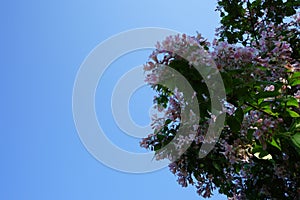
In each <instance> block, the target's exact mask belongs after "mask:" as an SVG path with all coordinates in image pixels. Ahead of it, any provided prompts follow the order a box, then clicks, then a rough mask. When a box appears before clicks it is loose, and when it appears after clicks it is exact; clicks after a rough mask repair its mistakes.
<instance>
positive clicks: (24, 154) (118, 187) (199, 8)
mask: <svg viewBox="0 0 300 200" xmlns="http://www.w3.org/2000/svg"><path fill="white" fill-rule="evenodd" d="M215 3H216V2H215V1H211V0H205V1H202V0H186V1H170V0H164V1H160V0H152V1H138V0H127V1H121V0H110V1H102V0H98V1H97V0H86V1H83V0H77V1H70V0H65V1H58V0H52V1H37V0H28V1H13V0H12V1H5V2H1V7H0V15H1V17H0V24H1V32H0V35H1V37H0V41H1V42H0V45H1V47H0V66H1V73H0V76H1V78H0V87H1V89H0V91H1V100H0V101H1V104H0V109H1V111H0V128H1V139H0V155H1V162H0V164H1V165H0V177H1V179H0V199H7V200H23V199H24V200H40V199H42V200H48V199H49V200H53V199H55V200H66V199H70V200H71V199H72V200H81V199H82V200H83V199H88V200H96V199H97V200H102V199H103V200H106V199H109V200H110V199H112V200H115V199H125V200H127V199H128V200H135V199H143V200H150V199H151V200H152V199H174V200H177V199H189V200H195V199H201V198H200V197H199V196H198V195H197V194H196V192H195V191H194V188H193V187H190V188H181V187H180V186H179V185H178V184H177V182H176V177H175V176H173V175H172V174H171V173H170V172H169V170H168V169H167V168H165V169H162V170H159V171H156V172H152V173H148V174H129V173H122V172H119V171H116V170H113V169H110V168H108V167H106V166H104V165H103V164H101V163H100V162H99V161H97V160H96V159H94V158H93V156H91V155H90V154H89V153H88V152H87V150H86V149H85V147H84V146H83V145H82V143H81V141H80V139H79V137H78V134H77V131H76V128H75V125H74V121H73V116H72V92H73V84H74V81H75V78H76V74H77V71H78V70H79V67H80V65H81V63H82V62H83V60H84V58H85V57H86V56H87V55H88V54H89V52H90V51H91V50H92V49H93V48H94V47H95V46H96V45H98V44H99V43H100V42H102V41H104V40H105V39H107V38H108V37H110V36H112V35H115V34H118V33H119V32H122V31H126V30H129V29H133V28H143V27H162V28H170V29H174V30H177V31H180V32H184V33H187V34H195V33H196V31H199V32H200V33H202V34H203V35H204V36H205V37H207V38H209V39H210V40H212V38H213V36H214V29H215V28H216V27H217V26H218V21H219V18H218V13H216V12H215V11H214V9H215V6H216V5H215ZM149 52H150V51H140V52H133V53H131V54H128V55H125V56H123V57H122V58H120V59H118V60H117V61H116V62H114V63H113V64H112V65H111V68H110V69H109V70H108V71H107V72H106V74H105V77H104V80H103V82H102V83H103V84H104V86H103V85H102V86H101V85H99V87H98V89H97V93H96V108H97V116H98V118H99V119H100V121H101V122H100V123H102V125H103V129H105V132H106V133H109V135H108V137H109V138H110V139H111V140H113V142H114V143H115V144H117V145H119V146H120V147H122V148H125V149H128V150H131V151H136V152H140V151H142V150H141V149H139V147H138V141H139V140H136V139H132V138H130V137H129V136H127V135H124V134H123V133H122V132H121V131H120V130H119V129H118V128H117V126H116V125H115V124H114V122H113V119H112V116H111V114H110V113H109V112H111V111H109V109H108V108H109V107H108V106H106V105H109V98H108V97H109V95H111V89H112V88H113V85H114V84H115V82H116V80H117V79H118V77H120V76H122V73H125V72H126V70H130V69H131V68H133V67H136V66H138V65H141V64H143V63H145V62H146V61H147V56H148V54H149ZM151 95H152V93H151V91H150V90H149V88H142V89H140V90H138V91H137V92H136V93H135V94H134V95H133V97H132V98H131V101H130V112H131V115H132V118H133V119H134V120H135V121H136V122H137V123H138V124H141V125H144V124H147V123H148V122H149V119H148V109H149V107H150V106H151V101H152V96H151ZM212 199H224V197H223V196H221V195H215V197H214V198H212Z"/></svg>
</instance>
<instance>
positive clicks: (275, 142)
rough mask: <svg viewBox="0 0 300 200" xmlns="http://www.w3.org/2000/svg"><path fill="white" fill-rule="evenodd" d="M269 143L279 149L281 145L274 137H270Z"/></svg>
mask: <svg viewBox="0 0 300 200" xmlns="http://www.w3.org/2000/svg"><path fill="white" fill-rule="evenodd" d="M269 144H270V145H272V146H274V147H276V148H277V149H279V150H280V151H281V147H280V146H279V144H278V142H277V141H276V140H275V139H274V138H272V142H269Z"/></svg>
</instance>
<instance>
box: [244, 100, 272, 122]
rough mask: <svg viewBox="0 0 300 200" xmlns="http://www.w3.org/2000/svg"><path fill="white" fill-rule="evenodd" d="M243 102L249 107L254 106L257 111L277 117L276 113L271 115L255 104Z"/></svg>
mask: <svg viewBox="0 0 300 200" xmlns="http://www.w3.org/2000/svg"><path fill="white" fill-rule="evenodd" d="M245 104H246V105H247V106H250V107H251V108H254V109H256V110H258V111H260V112H262V113H264V114H266V115H269V116H271V117H275V118H277V116H276V115H272V114H270V113H267V112H266V111H264V110H261V109H260V108H258V107H257V106H255V105H252V104H250V103H248V102H245Z"/></svg>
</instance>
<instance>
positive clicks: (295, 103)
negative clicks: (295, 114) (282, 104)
mask: <svg viewBox="0 0 300 200" xmlns="http://www.w3.org/2000/svg"><path fill="white" fill-rule="evenodd" d="M286 105H287V106H294V107H296V108H299V103H298V101H297V99H296V98H295V97H290V98H289V99H288V101H287V102H286Z"/></svg>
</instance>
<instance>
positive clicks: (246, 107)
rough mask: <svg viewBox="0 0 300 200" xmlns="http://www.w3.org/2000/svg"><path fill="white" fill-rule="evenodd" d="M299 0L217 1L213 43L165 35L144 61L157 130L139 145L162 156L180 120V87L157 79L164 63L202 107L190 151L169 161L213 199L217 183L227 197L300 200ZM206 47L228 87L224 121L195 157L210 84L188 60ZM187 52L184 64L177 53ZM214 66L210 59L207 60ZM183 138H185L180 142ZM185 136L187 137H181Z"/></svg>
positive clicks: (208, 114)
mask: <svg viewBox="0 0 300 200" xmlns="http://www.w3.org/2000/svg"><path fill="white" fill-rule="evenodd" d="M299 4H300V3H299V1H297V0H287V1H285V3H284V2H283V1H282V0H253V1H249V0H248V1H245V0H220V1H218V7H217V10H218V11H219V12H220V15H221V24H222V26H221V27H220V28H218V29H217V36H218V39H216V40H214V42H213V43H212V45H211V44H210V43H208V42H207V41H206V40H205V39H204V38H202V37H201V35H199V34H198V35H197V36H196V37H189V36H186V35H184V34H183V35H177V36H170V37H168V38H167V39H166V40H165V41H163V42H162V43H158V44H157V46H156V47H157V50H156V51H154V52H153V54H152V55H151V56H150V60H149V62H147V64H146V65H145V67H144V69H145V72H146V81H147V82H148V83H149V84H150V85H151V86H152V87H153V89H154V90H156V91H157V92H158V96H156V97H155V98H154V104H155V106H156V107H157V108H158V110H159V112H161V113H163V115H162V116H157V115H156V116H153V119H152V120H153V124H152V125H153V129H154V133H153V134H151V135H149V137H147V138H145V139H143V140H142V141H141V146H142V147H145V148H149V149H151V150H154V151H156V152H157V159H164V158H169V159H170V156H169V155H166V154H163V155H162V154H159V153H158V152H159V149H161V148H162V147H163V146H165V145H167V144H168V143H169V142H170V141H172V139H174V136H175V135H176V133H177V130H178V128H179V127H180V126H182V124H181V121H182V116H181V115H180V114H181V109H183V107H184V105H185V100H184V99H185V95H186V94H185V93H184V91H178V89H177V88H176V87H174V88H167V87H164V86H163V85H161V84H158V80H159V79H161V78H163V77H164V76H163V73H162V71H163V67H162V64H163V65H167V66H169V67H171V68H173V69H175V70H177V71H178V72H180V73H181V74H182V75H183V76H184V77H185V78H186V79H187V80H188V82H189V83H190V84H191V86H192V88H193V89H194V91H195V94H194V95H193V97H192V98H197V100H198V103H199V107H200V118H199V123H196V124H193V126H192V128H191V129H193V130H194V131H196V137H195V138H192V140H193V142H192V144H191V146H190V147H189V148H188V149H187V151H185V152H183V153H182V155H181V156H180V158H179V159H176V160H172V159H170V160H171V161H172V162H171V164H170V165H169V167H170V170H171V172H172V173H173V174H176V175H177V176H178V183H179V184H181V185H182V186H183V187H187V186H188V185H189V184H191V185H195V187H196V188H197V192H198V194H199V195H201V196H203V197H210V196H211V195H212V191H213V190H214V189H216V188H218V189H219V192H220V193H223V194H225V195H227V196H228V198H229V199H230V198H231V199H299V198H300V61H299V58H300V34H299V33H300V13H297V9H299V6H300V5H299ZM195 45H198V46H199V47H201V48H202V49H204V50H206V51H207V52H208V54H209V57H210V58H211V59H213V60H214V62H215V63H216V67H217V69H218V71H219V72H220V73H221V76H222V79H223V81H224V85H225V90H226V99H220V101H221V102H222V103H223V112H224V113H226V120H225V126H224V128H223V130H222V134H221V136H220V138H219V140H218V141H217V143H216V145H215V148H214V149H213V150H212V151H211V152H210V153H209V154H208V155H207V156H206V157H204V158H199V156H198V154H199V149H200V147H201V145H203V144H205V143H208V142H209V141H207V139H205V134H206V132H207V129H208V126H209V125H210V124H211V123H213V122H214V121H216V120H218V118H217V119H216V118H214V117H215V116H214V115H213V114H212V113H213V111H212V108H211V106H210V103H211V99H210V95H209V91H208V88H207V87H208V86H207V85H206V84H205V81H203V80H204V77H203V76H201V75H200V74H199V73H198V72H197V71H196V70H195V68H193V65H195V62H197V59H198V60H199V59H200V58H201V59H202V60H203V56H202V55H203V54H204V53H203V52H198V51H196V52H192V53H191V51H190V50H191V49H193V47H194V46H195ZM178 51H181V52H182V54H184V53H186V52H188V53H189V54H190V55H191V56H190V57H189V60H192V61H193V62H188V61H187V60H186V59H184V58H183V57H182V56H181V55H178V54H174V52H178ZM209 64H211V63H209ZM185 139H186V138H182V140H185ZM183 142H184V141H183Z"/></svg>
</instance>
